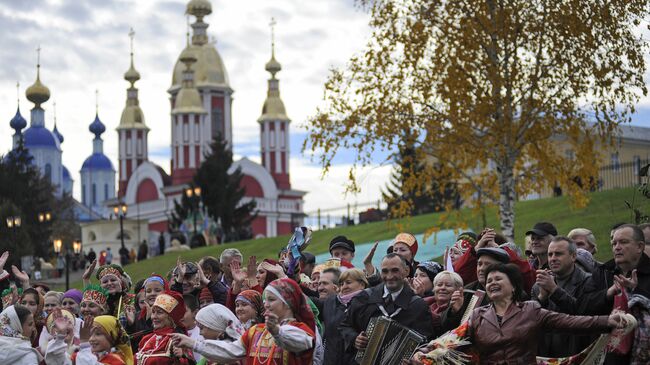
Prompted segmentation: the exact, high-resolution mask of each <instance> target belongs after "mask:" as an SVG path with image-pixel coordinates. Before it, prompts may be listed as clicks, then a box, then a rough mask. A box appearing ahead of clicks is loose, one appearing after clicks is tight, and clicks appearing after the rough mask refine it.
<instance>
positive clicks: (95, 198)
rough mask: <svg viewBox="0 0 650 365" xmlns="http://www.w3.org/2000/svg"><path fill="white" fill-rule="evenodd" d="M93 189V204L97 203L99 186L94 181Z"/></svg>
mask: <svg viewBox="0 0 650 365" xmlns="http://www.w3.org/2000/svg"><path fill="white" fill-rule="evenodd" d="M92 189H93V191H92V192H91V194H92V202H93V205H97V186H96V185H95V184H94V183H93V186H92Z"/></svg>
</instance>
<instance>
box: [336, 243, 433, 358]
mask: <svg viewBox="0 0 650 365" xmlns="http://www.w3.org/2000/svg"><path fill="white" fill-rule="evenodd" d="M408 273H409V267H408V263H407V262H406V261H405V260H404V259H403V258H402V257H400V256H399V255H397V254H393V253H391V254H388V255H386V256H385V257H384V258H383V259H382V261H381V277H382V280H383V284H381V285H377V286H375V287H373V288H370V289H366V290H365V291H363V292H361V293H360V294H358V295H357V296H355V297H354V298H353V299H352V301H351V302H350V306H349V307H348V310H347V313H346V315H345V319H344V320H343V323H341V325H340V326H339V329H340V331H341V335H342V336H343V340H344V342H345V349H346V351H350V352H354V351H356V350H362V349H365V348H366V347H367V346H368V337H367V335H366V332H365V331H366V328H367V327H368V323H369V322H370V319H371V318H374V317H379V316H382V315H383V316H386V317H390V318H392V319H393V320H395V321H397V322H399V323H400V324H401V325H403V326H406V327H409V328H410V329H412V330H414V331H416V332H418V333H420V334H421V335H423V336H424V337H426V338H428V339H429V338H430V337H431V336H432V334H433V324H432V322H433V321H432V317H431V312H430V311H429V308H428V306H427V305H426V303H425V302H424V300H423V299H422V298H420V297H419V296H417V295H416V294H415V293H413V291H412V290H411V288H409V286H408V285H406V282H405V279H406V277H407V276H408Z"/></svg>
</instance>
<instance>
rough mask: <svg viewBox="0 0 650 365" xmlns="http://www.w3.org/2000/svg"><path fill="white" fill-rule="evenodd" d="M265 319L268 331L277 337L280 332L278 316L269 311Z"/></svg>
mask: <svg viewBox="0 0 650 365" xmlns="http://www.w3.org/2000/svg"><path fill="white" fill-rule="evenodd" d="M264 317H265V318H266V329H267V330H269V332H270V333H271V334H272V335H273V336H275V335H277V334H278V333H279V332H280V324H279V319H278V315H277V314H275V313H270V312H268V311H267V312H266V314H265V315H264Z"/></svg>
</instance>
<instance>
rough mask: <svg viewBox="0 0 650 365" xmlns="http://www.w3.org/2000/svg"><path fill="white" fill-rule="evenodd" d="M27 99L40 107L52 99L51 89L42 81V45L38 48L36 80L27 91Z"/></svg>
mask: <svg viewBox="0 0 650 365" xmlns="http://www.w3.org/2000/svg"><path fill="white" fill-rule="evenodd" d="M25 95H26V96H27V100H29V101H31V102H32V103H34V105H36V107H40V106H41V104H43V103H44V102H46V101H48V100H49V99H50V89H48V88H47V86H45V85H43V83H41V46H40V45H39V46H38V48H36V81H34V83H33V84H32V85H31V86H30V87H28V88H27V90H26V91H25Z"/></svg>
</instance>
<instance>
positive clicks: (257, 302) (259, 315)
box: [235, 290, 264, 323]
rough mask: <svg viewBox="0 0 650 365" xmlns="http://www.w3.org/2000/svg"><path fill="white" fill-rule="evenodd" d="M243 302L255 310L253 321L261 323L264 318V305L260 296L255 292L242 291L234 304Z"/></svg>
mask: <svg viewBox="0 0 650 365" xmlns="http://www.w3.org/2000/svg"><path fill="white" fill-rule="evenodd" d="M237 302H243V303H246V304H248V305H250V306H251V307H253V308H254V309H255V313H256V315H255V320H256V321H257V322H258V323H259V322H261V321H263V318H264V303H263V301H262V294H260V292H258V291H257V290H244V291H242V292H241V293H239V295H237V298H235V303H237Z"/></svg>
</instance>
